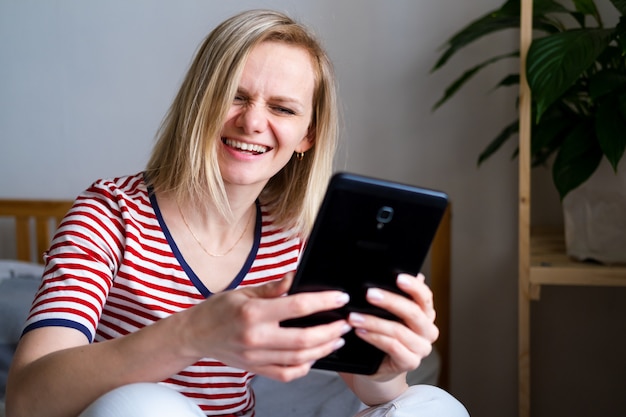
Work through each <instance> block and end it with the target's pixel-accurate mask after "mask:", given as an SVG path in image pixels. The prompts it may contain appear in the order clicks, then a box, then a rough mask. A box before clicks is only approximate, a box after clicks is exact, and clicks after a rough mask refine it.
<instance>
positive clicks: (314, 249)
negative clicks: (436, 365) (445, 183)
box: [282, 173, 448, 374]
mask: <svg viewBox="0 0 626 417" xmlns="http://www.w3.org/2000/svg"><path fill="white" fill-rule="evenodd" d="M447 204H448V196H447V195H446V194H445V193H443V192H440V191H435V190H430V189H425V188H420V187H415V186H411V185H406V184H400V183H397V182H391V181H386V180H381V179H375V178H370V177H365V176H362V175H356V174H350V173H337V174H335V175H334V176H333V177H332V179H331V181H330V183H329V185H328V189H327V191H326V195H325V197H324V200H323V202H322V205H321V206H320V210H319V212H318V215H317V218H316V221H315V224H314V226H313V230H312V232H311V236H310V238H309V239H308V242H307V244H306V246H305V249H304V252H303V254H302V258H301V261H300V264H299V267H298V269H297V271H296V275H295V278H294V282H293V285H292V287H291V289H290V291H289V293H290V294H294V293H299V292H306V291H322V290H329V289H332V290H340V291H345V292H347V293H349V294H350V302H349V303H348V304H347V305H346V306H344V307H343V308H340V309H337V310H332V311H326V312H323V313H318V314H314V315H311V316H307V317H302V318H298V319H294V320H288V321H285V322H283V323H282V325H283V326H292V327H307V326H313V325H317V324H323V323H329V322H332V321H335V320H338V319H341V318H345V317H347V315H348V314H349V313H350V312H353V311H355V312H361V313H367V314H376V315H378V316H382V317H386V318H389V319H391V320H394V319H396V317H394V316H392V315H391V314H389V313H388V312H386V311H383V310H380V309H378V308H375V307H374V306H372V305H370V304H369V303H368V302H367V301H366V300H365V293H366V291H367V289H368V288H370V287H377V288H383V289H386V290H390V291H394V292H396V293H399V294H403V295H404V293H402V292H401V291H400V290H399V289H398V287H397V285H396V277H397V275H398V274H399V273H408V274H411V275H417V273H418V272H419V271H420V269H421V267H422V264H423V262H424V259H425V258H426V256H427V254H428V250H429V249H430V245H431V243H432V240H433V238H434V236H435V232H436V231H437V227H438V226H439V223H440V221H441V218H442V217H443V213H444V211H445V209H446V206H447ZM345 340H346V344H345V345H344V346H343V347H342V348H341V349H339V350H337V351H335V352H334V353H332V354H331V355H329V356H327V357H325V358H322V359H320V360H318V361H317V362H316V363H315V364H314V366H313V367H314V368H319V369H327V370H334V371H338V372H350V373H358V374H372V373H375V372H376V371H377V369H378V367H379V366H380V363H381V362H382V360H383V357H384V354H383V352H382V351H380V350H379V349H377V348H375V347H374V346H372V345H370V344H368V343H366V342H364V341H363V340H361V339H360V338H359V337H358V336H356V334H355V333H354V332H350V333H348V334H347V335H345Z"/></svg>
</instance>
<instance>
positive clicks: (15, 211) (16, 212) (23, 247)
mask: <svg viewBox="0 0 626 417" xmlns="http://www.w3.org/2000/svg"><path fill="white" fill-rule="evenodd" d="M72 203H73V202H72V201H69V200H20V199H11V200H0V217H10V218H13V219H14V220H15V245H16V256H17V259H18V260H21V261H26V262H33V261H34V262H39V263H40V262H42V259H41V255H42V254H43V252H44V251H45V250H46V249H47V248H48V245H50V240H51V236H50V227H56V226H57V225H58V224H59V223H60V222H61V220H62V219H63V217H64V216H65V214H66V213H67V211H68V210H69V209H70V207H71V206H72ZM31 235H32V236H34V239H35V241H34V242H31ZM33 244H34V248H35V251H36V258H35V259H31V248H32V247H33Z"/></svg>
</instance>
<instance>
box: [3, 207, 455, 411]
mask: <svg viewBox="0 0 626 417" xmlns="http://www.w3.org/2000/svg"><path fill="white" fill-rule="evenodd" d="M71 205H72V201H67V200H15V199H11V200H9V199H4V200H2V199H0V417H4V393H5V387H6V376H7V370H8V366H9V364H10V362H11V358H12V356H13V351H14V350H15V346H16V344H17V341H18V339H19V337H20V333H21V328H22V323H23V322H24V320H25V319H26V315H27V314H28V310H29V307H30V303H31V301H32V298H33V295H34V293H35V291H36V290H37V287H38V286H39V281H40V279H41V275H42V272H43V265H42V264H41V262H42V256H41V255H42V253H43V252H44V251H45V250H46V249H47V247H48V245H49V243H50V241H51V237H52V235H53V233H54V230H55V229H56V226H57V225H58V224H59V223H60V221H61V220H62V218H63V216H64V215H65V213H66V212H67V211H68V210H69V208H70V207H71ZM450 235H451V207H450V206H449V207H448V209H447V210H446V213H445V215H444V218H443V220H442V223H441V225H440V227H439V230H438V231H437V234H436V236H435V240H434V242H433V245H432V248H431V252H430V256H429V258H430V263H429V264H428V267H429V268H428V269H429V270H430V271H429V272H428V279H429V280H430V285H431V288H432V290H433V293H434V295H435V305H436V306H437V320H436V323H437V326H438V327H439V329H440V337H439V340H438V341H437V342H436V343H435V348H434V350H433V353H432V354H431V355H430V356H429V357H427V358H425V359H424V361H423V362H422V365H421V366H420V367H419V368H418V369H417V370H416V371H414V372H412V373H410V374H409V376H408V378H407V380H408V382H409V383H410V384H424V383H425V384H431V385H438V386H440V387H442V388H444V389H447V388H448V372H449V334H450V332H449V328H450V327H449V307H450V304H449V294H450ZM254 389H255V393H256V398H257V412H256V414H257V416H258V417H266V416H267V417H269V416H275V415H298V416H303V417H306V416H311V417H313V416H320V415H323V416H327V417H334V416H348V415H352V414H355V413H356V411H358V409H359V408H361V407H362V405H361V403H360V402H359V401H358V399H357V398H356V397H355V396H354V395H353V394H352V393H351V392H350V391H349V390H348V389H347V388H346V386H345V385H344V384H343V382H342V381H341V380H340V379H339V378H338V377H337V376H336V375H335V374H333V373H328V372H324V371H316V370H314V371H312V372H310V373H309V375H308V376H306V377H304V378H301V379H299V380H296V381H293V382H291V383H287V384H284V383H280V382H277V381H272V380H269V379H266V378H262V377H257V378H255V381H254Z"/></svg>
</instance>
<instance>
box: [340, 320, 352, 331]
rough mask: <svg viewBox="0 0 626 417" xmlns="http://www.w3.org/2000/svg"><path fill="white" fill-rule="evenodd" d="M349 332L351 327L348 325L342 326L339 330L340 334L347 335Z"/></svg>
mask: <svg viewBox="0 0 626 417" xmlns="http://www.w3.org/2000/svg"><path fill="white" fill-rule="evenodd" d="M350 330H352V326H350V325H349V324H348V323H346V324H344V325H343V327H342V328H341V334H346V333H348V332H349V331H350Z"/></svg>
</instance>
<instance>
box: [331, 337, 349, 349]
mask: <svg viewBox="0 0 626 417" xmlns="http://www.w3.org/2000/svg"><path fill="white" fill-rule="evenodd" d="M345 344H346V341H345V340H343V339H339V340H337V341H336V342H335V346H333V347H334V348H335V350H338V349H341V348H342V347H343V345H345Z"/></svg>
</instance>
